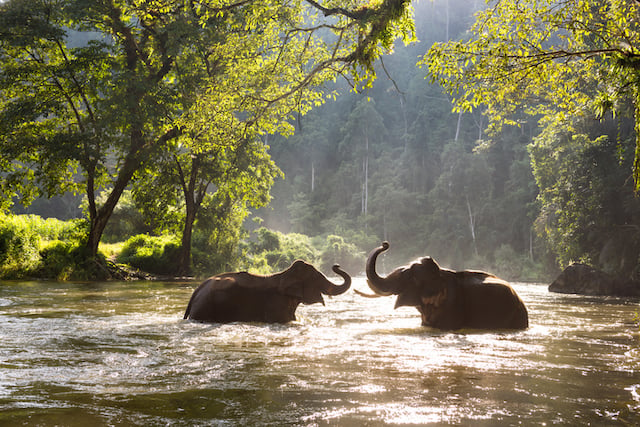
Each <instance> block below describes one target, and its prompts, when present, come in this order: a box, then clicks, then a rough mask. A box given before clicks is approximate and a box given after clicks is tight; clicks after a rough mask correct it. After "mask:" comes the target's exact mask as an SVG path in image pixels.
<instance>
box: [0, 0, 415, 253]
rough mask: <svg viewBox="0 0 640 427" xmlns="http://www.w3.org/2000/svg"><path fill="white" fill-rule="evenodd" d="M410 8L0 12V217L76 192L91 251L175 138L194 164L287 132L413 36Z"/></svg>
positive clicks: (139, 1)
mask: <svg viewBox="0 0 640 427" xmlns="http://www.w3.org/2000/svg"><path fill="white" fill-rule="evenodd" d="M409 5H410V1H409V0H381V1H372V2H367V1H361V0H352V1H348V2H339V1H326V2H322V3H320V2H316V1H310V0H307V1H305V0H287V1H275V0H260V1H258V0H255V1H251V0H245V1H228V0H225V1H222V0H203V1H187V0H184V1H170V0H111V1H107V0H35V1H26V0H10V1H7V2H5V3H2V5H0V34H1V36H2V37H1V38H0V154H1V155H0V172H1V173H2V174H3V177H4V178H5V179H3V180H2V181H1V182H0V194H1V195H2V196H3V197H2V198H0V200H1V202H0V203H2V205H1V206H0V208H6V207H7V206H8V205H10V203H11V200H12V199H13V197H14V196H20V197H22V198H23V200H24V201H25V202H27V203H28V202H29V201H30V200H32V199H33V198H34V197H35V196H38V195H52V194H58V193H63V192H67V191H81V190H83V189H84V192H85V194H86V196H87V200H88V212H89V219H90V231H89V236H88V243H87V246H88V247H89V249H90V250H91V253H93V254H95V253H96V251H97V245H98V242H99V240H100V237H101V235H102V232H103V230H104V227H105V226H106V224H107V222H108V220H109V217H110V216H111V213H112V212H113V209H114V208H115V206H116V204H117V202H118V200H119V198H120V196H121V195H122V193H123V191H124V190H125V189H126V188H127V186H128V185H129V184H130V182H131V180H132V179H133V177H134V175H135V173H136V172H137V171H139V170H140V169H141V167H142V166H143V165H145V162H147V161H148V160H149V159H151V158H153V157H154V155H155V154H156V153H158V152H162V151H166V150H169V151H171V150H172V149H173V148H174V147H175V146H176V140H177V139H180V143H182V144H185V146H187V147H188V149H189V150H193V152H194V153H198V152H204V151H210V150H214V151H215V150H216V147H218V146H224V147H225V150H229V151H230V153H231V154H230V155H229V156H225V157H226V158H231V159H235V158H236V157H237V156H235V155H234V154H233V153H234V152H235V151H237V148H238V144H241V141H256V138H257V137H259V136H260V135H262V134H266V133H271V132H284V133H287V132H290V131H291V127H290V126H289V125H288V119H290V118H291V116H292V115H293V114H297V113H304V112H306V111H307V110H308V109H309V108H311V107H312V106H313V105H317V104H319V103H321V102H322V94H321V93H320V92H319V91H317V90H314V89H313V88H314V87H316V86H318V85H320V84H321V83H322V82H325V81H326V80H328V79H332V78H335V76H336V75H338V74H347V75H349V74H350V75H352V76H354V77H355V80H356V83H357V82H358V81H360V79H364V78H367V77H373V76H374V73H373V72H372V70H373V67H372V64H373V61H374V60H375V59H376V58H377V57H378V56H379V55H380V54H381V53H382V52H384V51H387V50H389V49H391V43H392V41H393V40H394V39H395V38H396V37H398V36H401V37H403V38H404V39H405V40H409V39H411V38H412V37H413V23H412V20H411V10H410V7H409ZM254 151H255V150H254ZM263 151H264V150H263ZM263 157H264V156H263ZM246 167H248V168H251V164H250V162H248V163H247V164H246ZM270 170H271V172H270V173H272V172H274V171H275V168H270ZM258 175H259V174H254V178H256V179H260V177H259V176H258ZM253 182H255V180H254V179H252V180H250V181H247V180H241V181H240V182H238V185H244V186H247V185H253V184H252V183H253ZM101 190H107V192H108V196H107V197H106V198H105V200H104V202H102V203H101V202H99V201H98V199H97V197H96V195H97V194H99V193H100V192H101Z"/></svg>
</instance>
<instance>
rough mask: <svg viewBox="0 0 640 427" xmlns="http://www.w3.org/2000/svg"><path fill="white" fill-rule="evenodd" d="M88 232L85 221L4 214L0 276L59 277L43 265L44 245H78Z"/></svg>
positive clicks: (0, 218) (0, 234)
mask: <svg viewBox="0 0 640 427" xmlns="http://www.w3.org/2000/svg"><path fill="white" fill-rule="evenodd" d="M85 235H86V222H85V221H82V220H73V221H61V220H58V219H54V218H49V219H43V218H41V217H39V216H37V215H5V214H0V277H2V278H5V279H18V278H23V277H28V276H37V277H57V275H56V276H49V275H47V274H45V272H46V271H48V269H47V268H43V265H45V264H46V262H45V263H44V264H43V260H42V252H41V250H42V248H47V247H48V246H49V245H50V244H51V242H58V241H60V240H65V241H67V242H69V244H70V245H73V246H74V247H77V246H79V245H80V242H81V241H82V240H83V238H84V236H85ZM75 262H77V260H76V261H74V263H75Z"/></svg>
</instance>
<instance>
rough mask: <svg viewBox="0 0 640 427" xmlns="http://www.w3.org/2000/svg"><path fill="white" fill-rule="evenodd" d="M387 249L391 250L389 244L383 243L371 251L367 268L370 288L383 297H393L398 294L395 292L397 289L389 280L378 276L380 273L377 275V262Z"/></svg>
mask: <svg viewBox="0 0 640 427" xmlns="http://www.w3.org/2000/svg"><path fill="white" fill-rule="evenodd" d="M387 249H389V242H382V246H379V247H377V248H375V249H374V250H373V251H371V253H370V254H369V258H367V267H366V272H367V283H368V284H369V287H370V288H371V290H372V291H373V292H375V293H376V294H378V295H382V296H387V295H393V294H394V293H396V292H394V291H395V289H394V288H393V287H392V286H391V283H389V280H387V279H386V278H383V277H380V276H378V273H376V260H377V259H378V255H380V253H382V252H384V251H386V250H387Z"/></svg>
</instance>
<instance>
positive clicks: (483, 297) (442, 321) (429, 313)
mask: <svg viewBox="0 0 640 427" xmlns="http://www.w3.org/2000/svg"><path fill="white" fill-rule="evenodd" d="M387 249H389V243H388V242H383V243H382V246H380V247H378V248H376V249H374V250H373V251H372V252H371V253H370V254H369V258H368V259H367V266H366V271H367V279H368V280H367V282H368V283H369V287H370V288H371V289H372V290H373V291H374V292H375V293H376V294H377V295H381V296H387V295H398V298H397V300H396V305H395V307H396V308H397V307H401V306H413V307H416V308H417V309H418V311H419V312H420V314H421V315H422V324H423V325H424V326H431V327H434V328H438V329H444V330H456V329H463V328H472V329H526V328H527V327H528V326H529V318H528V314H527V309H526V307H525V305H524V303H523V302H522V300H521V299H520V297H519V296H518V295H517V294H516V292H515V291H514V290H513V288H511V286H509V284H508V283H507V282H505V281H504V280H502V279H499V278H497V277H496V276H494V275H492V274H489V273H485V272H483V271H469V270H464V271H452V270H448V269H444V268H440V266H439V265H438V264H437V263H436V262H435V261H434V260H433V259H432V258H431V257H424V258H421V259H419V260H418V261H416V262H414V263H413V264H411V265H409V266H406V267H399V268H397V269H395V270H394V271H393V272H391V273H390V274H389V275H388V276H387V277H380V276H378V274H377V273H376V259H377V258H378V255H379V254H380V253H381V252H384V251H386V250H387Z"/></svg>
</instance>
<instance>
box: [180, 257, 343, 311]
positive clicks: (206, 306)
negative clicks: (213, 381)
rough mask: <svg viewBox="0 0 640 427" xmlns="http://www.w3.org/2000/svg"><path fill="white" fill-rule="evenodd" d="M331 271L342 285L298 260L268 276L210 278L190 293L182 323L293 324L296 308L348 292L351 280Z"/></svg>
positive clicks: (337, 268)
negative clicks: (186, 321)
mask: <svg viewBox="0 0 640 427" xmlns="http://www.w3.org/2000/svg"><path fill="white" fill-rule="evenodd" d="M333 271H334V272H335V273H336V274H338V275H340V276H342V278H343V279H344V282H343V283H342V284H340V285H335V284H333V283H332V282H330V281H329V280H328V279H327V278H326V277H325V276H324V275H323V274H322V273H321V272H319V271H318V270H316V269H315V268H314V267H313V266H312V265H311V264H308V263H306V262H304V261H302V260H297V261H295V262H293V264H291V266H290V267H289V268H288V269H286V270H285V271H282V272H280V273H276V274H273V275H270V276H259V275H254V274H250V273H247V272H246V271H241V272H231V273H223V274H220V275H217V276H213V277H210V278H208V279H207V280H205V281H204V282H202V283H201V284H200V285H199V286H198V287H197V288H196V290H195V291H193V294H192V295H191V299H190V300H189V304H188V305H187V309H186V311H185V313H184V319H192V320H196V321H200V322H213V323H229V322H264V323H287V322H291V321H295V320H296V315H295V312H296V308H297V307H298V304H300V303H303V304H314V303H318V302H319V303H322V305H324V299H323V298H322V294H325V295H340V294H342V293H344V292H346V291H347V290H348V289H349V287H350V286H351V276H349V274H348V273H346V272H345V271H344V270H342V269H341V268H340V266H339V265H334V266H333Z"/></svg>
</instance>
